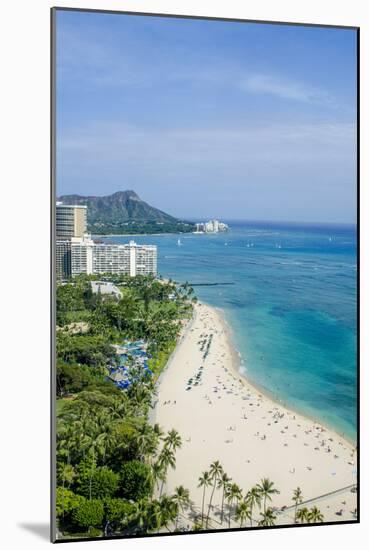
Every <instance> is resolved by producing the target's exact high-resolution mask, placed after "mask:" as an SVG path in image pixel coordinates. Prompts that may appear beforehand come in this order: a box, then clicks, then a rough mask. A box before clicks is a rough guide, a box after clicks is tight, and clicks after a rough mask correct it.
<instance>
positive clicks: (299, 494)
mask: <svg viewBox="0 0 369 550" xmlns="http://www.w3.org/2000/svg"><path fill="white" fill-rule="evenodd" d="M292 500H293V501H294V503H295V523H296V515H297V506H298V505H299V504H301V502H302V491H301V489H300V487H297V488H296V489H295V490H294V492H293V497H292Z"/></svg>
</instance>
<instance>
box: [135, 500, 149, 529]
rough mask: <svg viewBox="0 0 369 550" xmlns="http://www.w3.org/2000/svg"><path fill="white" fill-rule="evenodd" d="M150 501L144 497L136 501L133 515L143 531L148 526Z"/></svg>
mask: <svg viewBox="0 0 369 550" xmlns="http://www.w3.org/2000/svg"><path fill="white" fill-rule="evenodd" d="M148 507H149V502H148V500H147V498H142V499H140V500H138V501H137V502H136V503H135V508H134V513H133V517H134V519H135V524H136V526H137V527H138V529H139V530H140V531H141V532H142V531H145V530H146V527H147V514H148Z"/></svg>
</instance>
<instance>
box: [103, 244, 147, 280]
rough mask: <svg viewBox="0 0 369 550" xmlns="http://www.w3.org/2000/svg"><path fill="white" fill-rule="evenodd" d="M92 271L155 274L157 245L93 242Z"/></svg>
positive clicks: (132, 274)
mask: <svg viewBox="0 0 369 550" xmlns="http://www.w3.org/2000/svg"><path fill="white" fill-rule="evenodd" d="M93 273H114V274H121V275H130V276H131V277H135V276H136V275H154V276H156V274H157V247H156V246H154V245H138V244H137V243H135V242H134V241H129V243H128V244H95V245H94V248H93Z"/></svg>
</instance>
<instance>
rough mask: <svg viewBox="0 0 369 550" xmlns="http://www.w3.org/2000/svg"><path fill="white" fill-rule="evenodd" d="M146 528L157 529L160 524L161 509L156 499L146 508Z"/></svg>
mask: <svg viewBox="0 0 369 550" xmlns="http://www.w3.org/2000/svg"><path fill="white" fill-rule="evenodd" d="M147 523H148V529H150V530H154V531H157V530H158V529H160V527H161V525H162V509H161V506H160V502H159V501H158V500H153V501H152V502H151V503H150V505H149V507H148V510H147Z"/></svg>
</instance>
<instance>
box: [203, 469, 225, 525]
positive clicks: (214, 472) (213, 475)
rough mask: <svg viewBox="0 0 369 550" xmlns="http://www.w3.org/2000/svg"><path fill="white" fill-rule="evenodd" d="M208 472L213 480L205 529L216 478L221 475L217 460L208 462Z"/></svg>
mask: <svg viewBox="0 0 369 550" xmlns="http://www.w3.org/2000/svg"><path fill="white" fill-rule="evenodd" d="M209 473H210V476H211V479H212V482H213V490H212V492H211V496H210V501H209V506H208V515H207V517H206V524H205V528H206V529H207V527H208V523H209V515H210V510H211V503H212V501H213V496H214V491H215V488H216V486H217V481H218V479H219V478H220V476H221V475H222V473H223V467H222V465H221V463H220V462H219V460H215V461H214V462H212V463H211V464H210V470H209Z"/></svg>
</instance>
